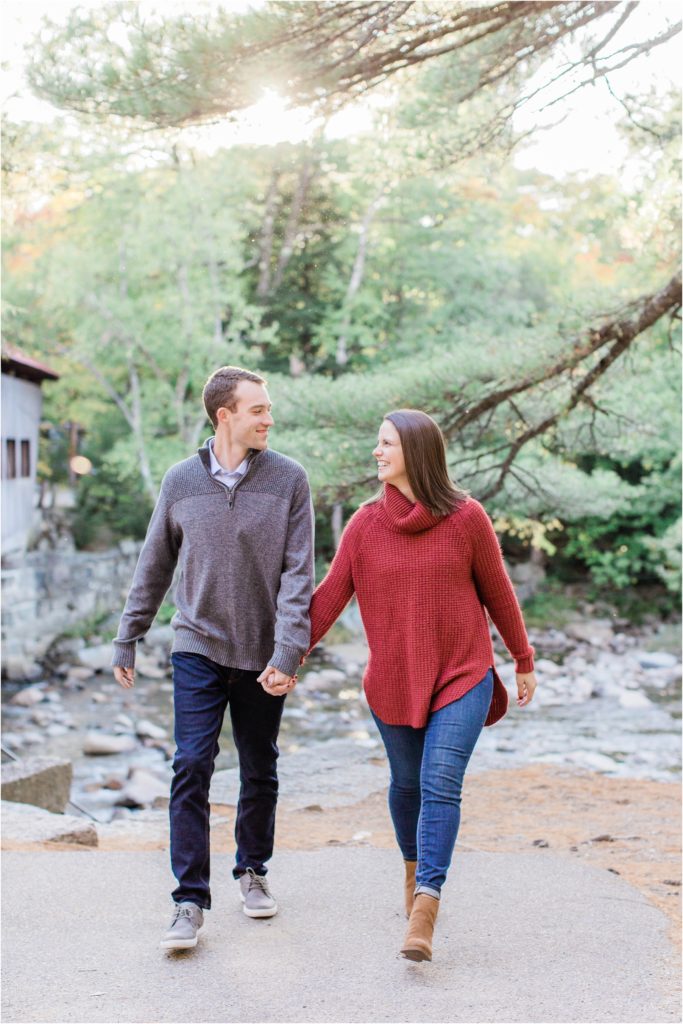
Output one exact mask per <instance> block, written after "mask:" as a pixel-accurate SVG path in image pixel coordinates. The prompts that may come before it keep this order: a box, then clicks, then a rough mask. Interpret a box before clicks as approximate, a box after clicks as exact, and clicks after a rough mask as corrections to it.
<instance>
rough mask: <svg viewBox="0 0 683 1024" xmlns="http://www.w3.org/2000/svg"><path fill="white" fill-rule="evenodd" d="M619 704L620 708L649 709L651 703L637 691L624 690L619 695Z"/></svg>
mask: <svg viewBox="0 0 683 1024" xmlns="http://www.w3.org/2000/svg"><path fill="white" fill-rule="evenodd" d="M619 703H620V704H621V706H622V708H649V707H651V706H652V701H651V700H650V699H649V697H646V696H645V694H644V693H640V691H639V690H625V691H624V692H623V693H620V694H619Z"/></svg>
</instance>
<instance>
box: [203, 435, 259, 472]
mask: <svg viewBox="0 0 683 1024" xmlns="http://www.w3.org/2000/svg"><path fill="white" fill-rule="evenodd" d="M214 441H215V438H213V437H211V438H209V459H210V460H211V475H212V476H218V475H219V474H221V473H223V474H226V473H227V474H229V475H230V476H244V474H245V473H246V471H247V466H248V465H249V456H248V455H247V457H246V458H244V459H242V461H241V462H240V464H239V466H238V467H237V468H236V469H224V467H223V466H221V464H220V462H219V461H218V459H217V458H216V456H215V454H214V450H213V443H214Z"/></svg>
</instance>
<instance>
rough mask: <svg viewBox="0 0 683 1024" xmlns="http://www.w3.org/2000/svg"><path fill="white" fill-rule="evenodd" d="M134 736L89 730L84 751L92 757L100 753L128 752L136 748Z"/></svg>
mask: <svg viewBox="0 0 683 1024" xmlns="http://www.w3.org/2000/svg"><path fill="white" fill-rule="evenodd" d="M136 746H137V744H136V742H135V740H134V739H133V737H132V736H113V735H112V734H111V733H106V732H94V731H93V732H89V733H87V734H86V737H85V740H84V741H83V753H84V754H88V755H90V756H92V757H94V756H98V755H100V754H126V753H128V752H129V751H131V750H135V748H136Z"/></svg>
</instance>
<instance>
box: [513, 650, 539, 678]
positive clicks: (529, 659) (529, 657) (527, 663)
mask: <svg viewBox="0 0 683 1024" xmlns="http://www.w3.org/2000/svg"><path fill="white" fill-rule="evenodd" d="M533 670H534V649H533V647H532V648H531V654H526V655H525V656H524V657H523V658H515V672H519V673H526V672H533Z"/></svg>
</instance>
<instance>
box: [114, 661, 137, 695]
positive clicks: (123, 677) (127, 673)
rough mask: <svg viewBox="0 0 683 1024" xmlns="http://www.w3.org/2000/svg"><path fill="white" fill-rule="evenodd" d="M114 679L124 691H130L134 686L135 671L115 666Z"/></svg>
mask: <svg viewBox="0 0 683 1024" xmlns="http://www.w3.org/2000/svg"><path fill="white" fill-rule="evenodd" d="M114 679H115V680H116V682H117V683H118V684H119V686H122V687H123V688H124V690H131V689H132V688H133V687H134V686H135V669H134V668H121V666H120V665H116V666H115V668H114Z"/></svg>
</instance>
